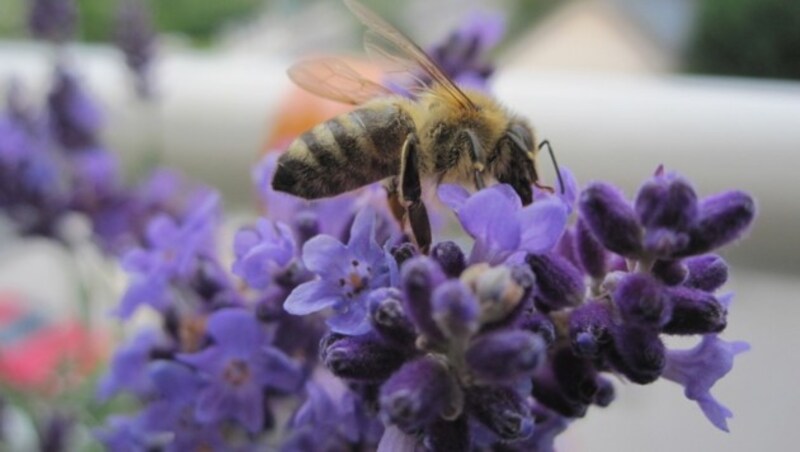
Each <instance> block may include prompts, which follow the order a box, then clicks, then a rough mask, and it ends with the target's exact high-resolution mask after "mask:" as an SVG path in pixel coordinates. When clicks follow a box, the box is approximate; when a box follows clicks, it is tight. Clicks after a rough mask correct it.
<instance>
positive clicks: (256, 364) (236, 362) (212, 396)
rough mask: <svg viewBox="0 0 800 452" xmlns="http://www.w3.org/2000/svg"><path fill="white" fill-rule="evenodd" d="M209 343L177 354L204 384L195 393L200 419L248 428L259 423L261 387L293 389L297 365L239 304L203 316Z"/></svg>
mask: <svg viewBox="0 0 800 452" xmlns="http://www.w3.org/2000/svg"><path fill="white" fill-rule="evenodd" d="M207 331H208V335H209V336H210V337H211V338H212V339H213V340H214V344H213V345H211V346H210V347H208V348H206V349H204V350H202V351H200V352H197V353H193V354H181V355H179V356H178V358H179V359H180V360H181V361H183V362H186V363H188V364H191V365H192V366H194V367H195V368H196V369H197V370H198V372H200V374H201V375H202V376H203V378H204V379H205V381H206V385H205V386H204V387H203V389H202V390H201V391H200V393H199V395H198V398H197V407H196V416H197V420H198V421H200V422H202V423H209V422H218V421H220V420H224V419H234V420H237V421H239V422H240V423H241V424H242V425H243V426H245V427H246V428H247V429H248V430H249V431H250V432H256V431H258V430H260V429H261V428H262V427H263V426H264V419H265V412H264V402H263V396H264V395H263V391H264V388H274V389H277V390H280V391H293V390H296V389H297V388H298V386H299V385H300V383H301V380H300V376H301V375H300V371H299V369H298V368H297V367H296V365H295V364H294V363H292V362H291V361H290V360H289V358H288V357H287V356H286V355H284V354H283V353H282V352H280V351H279V350H277V349H275V348H273V347H271V346H269V345H268V343H267V335H266V333H265V331H264V330H263V329H262V326H261V325H259V324H258V322H257V321H256V320H255V318H254V317H253V316H252V315H251V314H249V313H248V312H246V311H244V310H241V309H223V310H220V311H217V312H215V313H214V314H212V315H211V316H210V317H209V319H208V330H207Z"/></svg>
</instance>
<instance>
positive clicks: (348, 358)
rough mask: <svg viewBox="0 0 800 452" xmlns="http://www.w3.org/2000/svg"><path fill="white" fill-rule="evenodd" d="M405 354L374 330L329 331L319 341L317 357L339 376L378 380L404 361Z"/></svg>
mask: <svg viewBox="0 0 800 452" xmlns="http://www.w3.org/2000/svg"><path fill="white" fill-rule="evenodd" d="M406 356H407V355H406V354H405V353H404V352H403V351H401V350H398V349H396V348H394V347H390V346H388V345H387V344H386V343H384V342H383V341H382V340H381V339H380V337H379V336H377V334H376V333H367V334H364V335H361V336H340V335H336V334H329V335H328V336H326V337H324V338H323V339H322V342H321V343H320V359H321V360H322V362H323V363H324V364H325V366H326V367H327V368H328V369H330V371H331V372H333V374H334V375H336V376H337V377H340V378H345V379H349V380H357V381H364V382H379V381H382V380H385V379H386V378H388V377H389V376H390V375H392V373H393V372H394V371H395V370H397V369H398V368H399V367H400V366H401V365H402V364H403V362H404V361H405V359H406Z"/></svg>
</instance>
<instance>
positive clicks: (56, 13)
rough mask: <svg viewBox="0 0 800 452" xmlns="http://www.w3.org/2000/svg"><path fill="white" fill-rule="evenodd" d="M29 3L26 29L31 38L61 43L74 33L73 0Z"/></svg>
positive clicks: (48, 0) (75, 8)
mask: <svg viewBox="0 0 800 452" xmlns="http://www.w3.org/2000/svg"><path fill="white" fill-rule="evenodd" d="M30 3H31V7H30V11H29V14H28V27H30V31H31V34H32V35H33V36H35V37H37V38H40V39H46V40H48V41H52V42H55V43H61V42H63V41H66V40H68V39H69V38H70V37H71V36H72V34H73V33H74V32H75V22H76V20H77V18H78V8H77V7H76V5H75V0H33V1H32V2H30Z"/></svg>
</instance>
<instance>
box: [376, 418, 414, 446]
mask: <svg viewBox="0 0 800 452" xmlns="http://www.w3.org/2000/svg"><path fill="white" fill-rule="evenodd" d="M416 450H417V440H416V439H415V438H414V437H413V436H411V435H407V434H405V433H403V432H402V431H401V430H400V429H399V428H397V427H395V426H393V425H392V426H389V427H387V428H386V431H384V432H383V436H382V437H381V441H380V443H378V450H377V452H415V451H416Z"/></svg>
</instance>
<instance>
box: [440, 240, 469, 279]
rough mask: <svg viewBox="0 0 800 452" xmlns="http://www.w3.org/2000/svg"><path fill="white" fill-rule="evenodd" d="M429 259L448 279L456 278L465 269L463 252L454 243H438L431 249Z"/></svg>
mask: <svg viewBox="0 0 800 452" xmlns="http://www.w3.org/2000/svg"><path fill="white" fill-rule="evenodd" d="M431 257H432V258H433V260H435V261H436V262H438V263H439V265H440V266H441V267H442V270H443V271H444V273H445V274H446V275H447V276H448V277H449V278H458V276H459V275H461V272H463V271H464V269H465V268H466V267H467V263H466V258H465V257H464V252H463V251H461V248H459V246H458V245H456V244H455V243H454V242H450V241H447V242H440V243H437V244H436V245H434V246H433V248H432V249H431Z"/></svg>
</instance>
